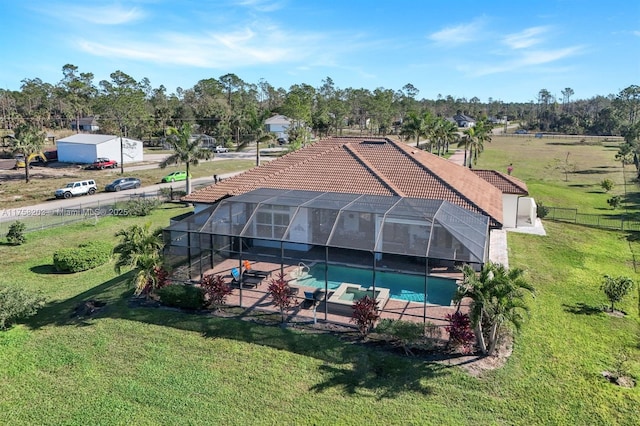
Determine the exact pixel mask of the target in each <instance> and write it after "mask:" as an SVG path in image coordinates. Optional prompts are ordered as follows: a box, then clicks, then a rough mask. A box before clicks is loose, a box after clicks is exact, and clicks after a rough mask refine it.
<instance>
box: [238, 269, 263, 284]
mask: <svg viewBox="0 0 640 426" xmlns="http://www.w3.org/2000/svg"><path fill="white" fill-rule="evenodd" d="M231 277H232V280H231V285H237V286H239V285H240V281H242V285H243V286H244V287H257V286H259V285H260V283H261V282H262V280H263V278H261V277H252V276H245V275H244V274H243V275H242V277H241V276H240V270H239V269H238V268H232V269H231Z"/></svg>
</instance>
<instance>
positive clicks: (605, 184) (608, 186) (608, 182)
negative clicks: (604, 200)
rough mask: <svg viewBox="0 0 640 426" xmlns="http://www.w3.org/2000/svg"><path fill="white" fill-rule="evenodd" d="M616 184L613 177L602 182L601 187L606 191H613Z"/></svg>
mask: <svg viewBox="0 0 640 426" xmlns="http://www.w3.org/2000/svg"><path fill="white" fill-rule="evenodd" d="M614 186H615V184H614V183H613V181H612V180H611V179H604V180H603V181H602V182H600V187H601V188H602V189H603V190H604V192H609V191H611V190H612V189H613V187H614Z"/></svg>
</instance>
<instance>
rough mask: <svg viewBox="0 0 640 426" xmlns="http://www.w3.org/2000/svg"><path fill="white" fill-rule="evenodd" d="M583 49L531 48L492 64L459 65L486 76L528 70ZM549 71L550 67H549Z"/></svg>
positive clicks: (467, 71) (575, 47) (575, 53)
mask: <svg viewBox="0 0 640 426" xmlns="http://www.w3.org/2000/svg"><path fill="white" fill-rule="evenodd" d="M582 50H583V48H582V46H572V47H565V48H562V49H552V50H531V51H526V52H522V53H521V54H519V55H518V56H517V57H516V58H514V59H511V60H507V61H502V62H498V61H495V62H493V63H490V64H465V65H461V66H459V67H458V70H459V71H462V72H464V73H466V74H469V75H472V76H476V77H477V76H484V75H490V74H498V73H505V72H514V71H520V70H526V69H527V68H530V67H538V66H541V65H545V64H551V63H553V62H557V61H559V60H561V59H565V58H569V57H571V56H575V55H577V54H579V53H580V52H581V51H582ZM547 71H549V69H547Z"/></svg>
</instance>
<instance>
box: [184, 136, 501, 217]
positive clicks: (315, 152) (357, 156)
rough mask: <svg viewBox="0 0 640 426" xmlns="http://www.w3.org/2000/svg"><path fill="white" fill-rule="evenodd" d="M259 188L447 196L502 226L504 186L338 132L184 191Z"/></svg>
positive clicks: (198, 196)
mask: <svg viewBox="0 0 640 426" xmlns="http://www.w3.org/2000/svg"><path fill="white" fill-rule="evenodd" d="M257 188H273V189H300V190H311V191H326V192H344V193H354V194H371V195H385V196H400V197H411V198H423V199H434V200H444V201H449V202H451V203H453V204H456V205H458V206H460V207H463V208H465V209H467V210H470V211H473V212H477V213H480V214H484V215H487V216H489V217H490V218H491V224H492V226H501V224H502V221H503V218H502V192H501V191H500V190H499V189H498V188H497V187H496V186H495V185H492V184H491V183H489V182H487V181H486V180H484V179H483V178H482V177H481V176H478V175H477V174H476V173H474V172H473V171H472V170H470V169H468V168H466V167H463V166H460V165H458V164H455V163H452V162H450V161H448V160H446V159H444V158H441V157H438V156H436V155H433V154H430V153H428V152H426V151H421V150H419V149H415V148H412V147H410V146H408V145H406V144H404V143H398V142H394V141H392V140H390V139H386V138H362V137H334V138H329V139H324V140H321V141H319V142H316V143H314V144H311V145H309V146H307V147H305V148H303V149H300V150H298V151H295V152H292V153H289V154H287V155H285V156H283V157H281V158H279V159H277V160H273V161H270V162H269V163H267V164H264V165H262V166H260V167H254V168H253V169H251V170H248V171H246V172H244V173H241V174H239V175H237V176H235V177H232V178H229V179H225V180H224V181H222V182H221V183H218V184H216V185H211V186H208V187H206V188H204V189H201V190H199V191H195V192H193V193H192V194H190V195H188V196H186V197H184V198H183V199H184V200H185V201H189V202H195V203H206V204H213V203H215V202H217V201H219V200H221V199H224V198H227V197H230V196H234V195H239V194H243V193H246V192H249V191H252V190H254V189H257Z"/></svg>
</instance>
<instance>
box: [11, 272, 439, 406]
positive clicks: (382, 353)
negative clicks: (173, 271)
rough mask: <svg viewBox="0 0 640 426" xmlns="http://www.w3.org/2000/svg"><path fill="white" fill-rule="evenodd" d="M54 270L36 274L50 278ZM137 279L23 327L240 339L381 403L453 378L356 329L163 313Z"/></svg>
mask: <svg viewBox="0 0 640 426" xmlns="http://www.w3.org/2000/svg"><path fill="white" fill-rule="evenodd" d="M47 266H48V265H43V266H41V267H36V268H43V270H45V271H46V270H48V268H47ZM44 273H46V272H44ZM129 276H130V273H127V274H125V275H121V276H119V277H115V278H113V279H111V280H109V281H106V282H104V283H102V284H100V285H98V286H96V287H93V288H91V289H89V290H87V291H85V292H82V293H80V294H78V295H77V296H75V297H72V298H69V299H66V300H64V301H60V302H54V303H49V304H47V305H46V306H45V307H43V308H42V309H41V310H40V311H39V312H38V314H37V315H35V316H33V317H31V318H28V319H26V320H25V321H23V323H24V324H25V325H27V326H28V327H30V328H32V329H40V328H42V327H46V326H49V325H55V326H76V327H87V326H91V325H92V324H93V323H94V320H96V319H100V318H114V319H124V320H127V321H137V322H140V323H145V324H151V325H158V326H163V327H173V328H176V329H180V330H184V331H192V332H197V333H199V334H200V335H201V336H202V337H203V338H205V339H232V340H236V341H242V342H246V343H252V344H256V345H262V346H267V347H270V348H275V349H280V350H285V351H288V352H292V353H296V354H300V355H303V356H307V357H313V358H316V359H319V360H322V361H323V362H324V363H325V364H324V365H323V366H321V367H320V371H321V372H322V373H323V377H327V378H326V380H325V381H324V382H322V383H320V384H317V385H316V386H314V387H313V388H312V390H314V391H316V392H321V391H322V390H324V389H327V388H342V389H344V390H345V391H347V392H349V393H354V394H355V393H358V390H359V389H366V390H367V391H371V392H376V393H381V396H380V398H392V397H394V396H396V395H398V394H401V393H404V392H419V393H422V394H425V395H426V394H430V393H431V392H432V390H431V389H430V387H428V386H426V385H425V384H424V383H423V380H424V379H432V378H434V377H437V376H438V375H442V374H445V373H446V372H447V369H448V368H449V367H447V366H445V365H442V364H438V363H435V362H428V361H430V359H429V358H428V357H427V356H424V357H422V356H416V357H407V356H404V355H401V354H399V353H397V352H395V351H392V350H388V349H385V348H380V347H372V346H370V345H367V344H363V343H361V342H360V340H359V336H358V332H357V330H356V329H355V328H353V327H348V326H338V325H333V324H329V323H323V322H322V321H319V322H318V324H317V325H313V324H312V323H310V322H309V321H305V322H303V323H296V322H289V323H287V324H284V325H283V324H281V316H280V313H279V312H265V311H258V310H253V309H251V308H241V307H224V308H223V309H222V310H221V311H220V312H218V313H217V314H215V315H214V314H212V312H211V311H209V310H203V311H191V312H190V311H184V310H181V309H177V308H167V307H163V306H159V304H158V303H155V302H148V301H145V300H141V299H139V298H135V297H134V296H133V289H131V288H128V287H126V286H125V284H124V283H125V281H126V280H127V278H129ZM87 304H89V305H95V304H99V305H100V309H98V310H96V311H95V313H92V314H85V315H79V314H78V312H86V311H85V310H83V309H82V308H83V307H84V306H86V305H87ZM103 304H104V306H103Z"/></svg>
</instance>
